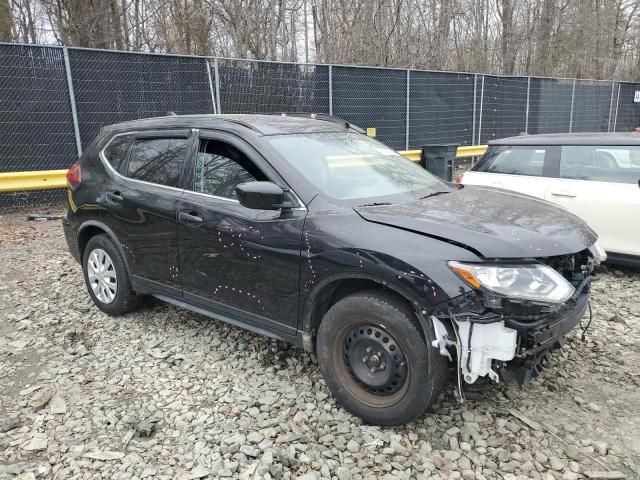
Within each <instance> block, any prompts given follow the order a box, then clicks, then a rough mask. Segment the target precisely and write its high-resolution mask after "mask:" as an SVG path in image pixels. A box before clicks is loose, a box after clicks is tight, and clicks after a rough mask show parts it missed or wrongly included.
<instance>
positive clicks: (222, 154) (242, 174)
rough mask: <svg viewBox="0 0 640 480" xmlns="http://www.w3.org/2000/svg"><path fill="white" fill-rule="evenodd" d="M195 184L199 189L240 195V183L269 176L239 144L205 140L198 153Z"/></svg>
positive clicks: (205, 191) (211, 192)
mask: <svg viewBox="0 0 640 480" xmlns="http://www.w3.org/2000/svg"><path fill="white" fill-rule="evenodd" d="M194 175H195V178H194V186H195V190H196V191H197V192H202V193H208V194H209V195H215V196H217V197H225V198H233V199H235V198H236V192H235V188H236V185H238V184H240V183H244V182H254V181H256V180H267V178H266V177H265V176H264V175H263V174H262V172H261V171H260V170H259V169H258V168H257V167H256V166H255V165H254V164H253V162H251V160H249V158H247V156H246V155H244V154H243V153H242V152H241V151H240V150H238V149H237V148H235V147H233V146H231V145H229V144H227V143H224V142H219V141H215V140H203V141H201V142H200V148H199V150H198V155H197V157H196V163H195V169H194Z"/></svg>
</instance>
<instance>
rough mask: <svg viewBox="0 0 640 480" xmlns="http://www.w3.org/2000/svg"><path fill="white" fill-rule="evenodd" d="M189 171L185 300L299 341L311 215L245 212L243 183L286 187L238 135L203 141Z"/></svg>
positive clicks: (182, 220)
mask: <svg viewBox="0 0 640 480" xmlns="http://www.w3.org/2000/svg"><path fill="white" fill-rule="evenodd" d="M188 171H189V172H190V176H191V179H190V181H189V182H188V185H189V188H188V189H187V190H186V191H185V193H184V195H183V196H182V197H181V199H180V201H179V206H178V212H179V213H178V219H179V225H178V236H179V243H180V265H181V267H180V270H181V278H182V286H183V289H184V298H185V300H187V301H189V302H191V303H195V304H197V305H201V306H203V307H205V308H207V309H209V310H212V311H214V312H217V313H218V314H221V315H225V316H226V317H228V319H231V320H241V321H244V322H248V323H251V324H254V325H255V326H256V327H266V328H267V329H269V330H278V331H280V332H283V333H285V334H289V335H295V334H296V327H297V323H298V301H299V291H298V290H299V276H300V244H301V237H302V229H303V226H304V220H305V216H306V209H304V208H303V207H302V208H298V209H294V210H293V212H290V214H289V215H283V214H282V213H281V212H280V211H279V210H275V211H274V210H252V209H248V208H245V207H243V206H241V205H240V204H239V203H238V201H237V199H236V195H235V187H236V185H238V184H239V183H243V182H249V181H256V180H271V181H273V182H275V183H278V184H280V185H282V184H283V181H282V180H281V179H280V178H279V177H278V176H277V174H276V173H275V172H274V171H273V170H272V169H271V167H270V166H269V165H268V164H267V163H266V162H265V161H264V159H262V157H261V156H260V155H259V154H258V153H257V152H256V151H255V150H253V149H252V148H251V147H250V146H249V145H248V144H245V143H244V142H242V141H240V140H238V139H236V138H235V137H232V136H226V135H224V134H217V135H215V136H209V137H207V136H204V135H203V136H201V138H200V140H199V148H198V152H197V154H196V155H195V156H194V157H193V161H192V165H191V168H190V169H189V170H188Z"/></svg>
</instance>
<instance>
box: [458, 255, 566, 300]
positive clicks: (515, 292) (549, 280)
mask: <svg viewBox="0 0 640 480" xmlns="http://www.w3.org/2000/svg"><path fill="white" fill-rule="evenodd" d="M448 265H449V268H451V270H453V271H454V272H455V273H456V274H457V275H458V276H459V277H460V278H461V279H462V280H464V281H465V282H466V283H467V284H469V285H470V286H472V287H473V288H477V289H485V290H488V291H490V292H493V293H496V294H498V295H501V296H505V297H509V298H517V299H521V300H531V301H535V302H543V303H554V304H558V303H564V302H566V301H567V300H568V299H569V298H570V297H571V295H573V292H574V288H573V285H571V284H570V283H569V282H568V281H567V280H566V279H565V278H564V277H563V276H562V275H560V274H559V273H558V272H556V271H555V270H554V269H553V268H551V267H549V266H547V265H538V264H532V265H491V264H482V263H460V262H449V263H448Z"/></svg>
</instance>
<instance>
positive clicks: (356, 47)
mask: <svg viewBox="0 0 640 480" xmlns="http://www.w3.org/2000/svg"><path fill="white" fill-rule="evenodd" d="M0 39H1V40H4V41H18V42H24V43H37V42H40V43H51V42H54V43H58V44H64V45H76V46H83V47H97V48H112V49H118V50H136V51H149V52H173V53H184V54H198V55H222V56H233V57H239V58H254V59H262V60H264V59H273V60H287V61H315V62H322V63H345V64H350V63H353V64H368V65H380V66H386V67H401V68H425V69H447V70H463V71H477V72H487V73H501V74H508V75H512V74H514V75H518V74H531V75H549V76H552V75H561V76H576V77H579V78H596V79H598V78H617V79H622V78H625V79H633V78H636V77H637V76H638V75H639V74H640V48H639V47H640V0H0Z"/></svg>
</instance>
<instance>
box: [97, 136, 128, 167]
mask: <svg viewBox="0 0 640 480" xmlns="http://www.w3.org/2000/svg"><path fill="white" fill-rule="evenodd" d="M132 137H133V135H119V136H117V137H114V138H113V139H112V140H111V141H110V142H109V145H107V148H105V149H104V158H106V159H107V162H109V163H110V164H111V166H112V167H113V168H114V169H116V170H118V169H119V168H120V165H122V161H123V160H124V157H125V155H126V154H127V149H128V148H129V143H131V138H132Z"/></svg>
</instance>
